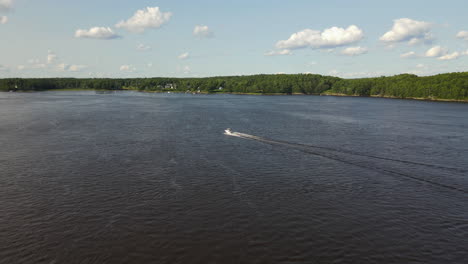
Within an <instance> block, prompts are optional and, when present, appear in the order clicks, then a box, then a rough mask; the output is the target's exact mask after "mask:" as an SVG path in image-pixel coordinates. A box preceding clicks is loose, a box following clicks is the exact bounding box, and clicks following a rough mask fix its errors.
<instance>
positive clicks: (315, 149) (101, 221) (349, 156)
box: [0, 92, 468, 263]
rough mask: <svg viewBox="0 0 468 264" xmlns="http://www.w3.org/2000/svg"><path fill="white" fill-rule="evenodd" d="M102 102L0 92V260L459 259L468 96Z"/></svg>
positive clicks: (465, 208) (120, 98)
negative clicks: (440, 99) (455, 100)
mask: <svg viewBox="0 0 468 264" xmlns="http://www.w3.org/2000/svg"><path fill="white" fill-rule="evenodd" d="M111 95H112V96H109V94H107V93H105V94H103V93H100V92H44V93H28V94H16V93H3V94H0V113H1V115H0V133H1V135H2V137H0V175H1V176H0V179H1V180H0V263H3V262H5V263H148V262H149V263H408V262H411V263H466V260H467V259H468V253H467V252H466V246H465V245H466V237H468V224H467V221H468V203H467V202H466V201H467V200H466V199H467V194H466V191H467V190H468V179H467V178H466V175H467V171H468V159H467V157H468V143H467V142H468V130H467V129H468V119H467V118H466V112H467V110H468V105H466V104H449V103H433V102H416V101H402V100H387V99H370V98H336V97H315V96H278V97H266V96H265V97H263V96H236V95H177V94H145V93H136V92H112V93H111ZM227 127H231V128H232V131H230V133H231V136H228V135H225V134H224V133H223V131H224V130H225V129H226V128H227ZM232 135H234V136H232ZM246 139H249V140H246Z"/></svg>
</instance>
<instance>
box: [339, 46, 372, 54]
mask: <svg viewBox="0 0 468 264" xmlns="http://www.w3.org/2000/svg"><path fill="white" fill-rule="evenodd" d="M368 51H369V50H368V49H367V48H364V47H359V46H358V47H349V48H346V49H344V50H342V51H341V54H343V55H347V56H357V55H362V54H366V53H367V52H368Z"/></svg>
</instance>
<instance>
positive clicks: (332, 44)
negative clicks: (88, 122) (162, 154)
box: [0, 0, 468, 78]
mask: <svg viewBox="0 0 468 264" xmlns="http://www.w3.org/2000/svg"><path fill="white" fill-rule="evenodd" d="M105 1H106V0H105ZM363 1H364V2H368V3H370V2H372V1H370V0H363ZM45 2H46V5H47V2H53V1H52V0H49V1H47V0H46V1H45ZM83 2H86V3H87V2H89V3H91V2H90V1H88V0H85V1H83ZM136 2H138V1H136ZM162 2H165V1H162ZM240 2H243V0H242V1H240ZM19 4H20V2H18V1H15V0H0V30H2V31H4V33H3V34H6V35H8V36H9V38H10V39H12V41H11V43H8V42H0V49H1V50H9V51H11V52H9V53H7V54H6V56H5V57H4V58H3V59H2V60H1V61H0V78H1V77H16V76H18V77H47V76H58V77H60V76H73V77H89V76H92V77H121V76H132V77H137V76H138V77H144V76H180V77H182V76H195V77H198V76H213V75H240V74H258V73H275V72H287V73H306V72H307V73H309V72H314V73H319V74H330V75H337V76H341V77H368V76H377V75H382V74H386V75H392V74H398V73H414V74H420V75H429V74H435V73H440V72H449V71H467V70H468V64H467V58H468V28H466V24H467V22H468V18H465V17H464V16H463V19H464V20H463V19H462V20H463V21H460V18H458V20H457V21H458V22H455V19H452V16H448V15H447V17H446V18H445V20H444V19H441V18H440V17H439V18H438V19H437V20H435V19H434V20H429V19H427V17H428V15H427V14H426V12H423V11H421V12H415V14H414V16H411V17H410V16H400V14H398V12H396V14H394V15H393V18H391V19H390V18H387V17H385V18H380V17H379V16H370V17H369V18H368V19H367V20H366V19H365V18H366V15H365V14H367V13H366V11H365V10H362V17H363V18H362V17H361V18H358V17H357V16H355V15H349V16H344V18H343V19H340V21H339V22H337V21H334V19H333V18H332V17H327V16H326V15H319V18H318V19H316V20H315V22H313V21H308V19H305V17H306V16H305V12H304V16H301V15H297V16H294V15H291V16H287V15H284V13H283V17H287V20H284V21H286V22H283V21H276V20H275V18H274V17H273V18H272V17H269V16H268V15H266V14H264V15H263V16H262V14H256V15H255V16H254V15H252V17H249V16H248V14H247V13H246V15H245V16H244V15H243V18H240V19H238V20H235V19H233V17H234V16H229V13H223V12H222V11H224V12H227V11H228V10H230V7H226V8H225V9H223V8H222V7H220V11H219V13H220V14H219V15H217V14H216V16H214V18H208V17H207V16H206V15H203V14H195V15H191V13H190V12H184V9H182V7H184V8H187V9H188V10H190V7H191V6H190V5H191V4H186V5H181V4H173V3H172V2H169V1H166V2H165V3H164V7H163V5H161V6H146V7H145V6H143V7H142V6H138V5H137V4H138V3H133V4H130V3H128V4H127V5H128V6H126V8H123V9H121V10H117V9H116V11H115V13H116V15H113V14H114V12H112V9H109V8H108V9H107V10H106V11H107V12H108V15H105V16H102V17H101V16H97V15H94V16H92V19H87V20H76V19H73V16H72V17H71V18H70V19H69V20H68V21H64V22H66V23H63V24H65V25H66V26H67V28H68V31H69V33H68V34H64V33H63V32H65V31H66V28H62V30H57V32H56V33H49V35H48V37H49V38H50V40H49V38H48V37H46V36H44V37H43V38H40V42H43V43H46V44H45V45H47V46H48V47H47V48H44V49H43V51H41V50H40V48H39V47H35V46H34V43H35V42H34V41H31V50H26V52H25V51H24V47H23V50H22V49H20V48H18V47H15V46H14V44H12V43H14V39H15V38H18V39H20V38H21V37H23V36H27V34H25V33H27V32H28V30H27V29H26V26H27V25H28V23H30V24H31V25H34V23H36V21H35V20H34V19H37V17H36V18H30V19H28V18H25V16H24V17H21V15H20V14H21V12H26V11H28V9H31V10H33V9H34V8H35V3H31V2H21V5H19ZM49 4H51V5H52V3H49ZM79 5H80V4H78V6H79ZM83 5H84V3H83ZM192 5H193V6H192V8H200V6H196V4H195V3H193V4H192ZM239 5H241V3H240V4H239ZM309 5H311V4H310V3H306V2H305V1H304V2H302V1H299V2H298V3H290V4H289V5H288V6H287V7H286V9H288V8H290V9H293V8H294V7H296V6H297V7H299V8H301V9H302V6H303V7H304V8H306V7H307V6H309ZM316 5H319V6H322V7H324V8H325V7H328V8H331V9H334V10H336V11H337V12H338V13H340V12H341V13H344V14H346V11H348V10H347V9H346V8H341V7H339V6H330V4H327V3H326V2H325V1H323V2H322V3H316ZM382 5H383V4H382ZM99 6H101V5H98V7H96V8H97V9H99ZM103 6H104V4H102V6H101V7H103ZM202 7H203V8H206V6H202ZM237 7H239V6H237ZM271 8H272V11H271V12H272V13H274V11H275V10H276V9H274V8H275V7H274V6H273V7H271ZM277 8H279V7H277ZM382 8H384V7H382ZM444 8H447V7H444ZM31 10H30V11H29V12H31ZM197 10H199V9H197ZM241 10H242V9H241ZM217 11H218V10H216V9H215V7H211V8H210V12H214V13H216V12H217ZM285 11H286V10H285ZM452 11H453V13H457V12H460V16H461V15H463V12H461V11H458V10H457V9H456V8H453V9H452ZM76 12H77V13H78V14H77V17H79V16H80V14H79V8H78V10H77V11H76ZM429 13H430V12H429ZM91 14H94V13H93V12H90V16H91ZM117 14H119V15H118V16H120V19H119V18H118V16H117ZM273 16H274V14H273ZM417 17H426V19H418V18H417ZM260 18H261V19H260ZM262 19H263V20H264V21H270V25H271V26H270V27H267V28H263V25H264V23H263V22H262ZM276 19H279V17H276ZM352 20H356V21H354V23H353V21H352ZM41 21H42V20H40V19H39V21H38V22H37V23H39V24H41V23H44V24H47V23H46V22H41ZM87 21H93V22H87ZM288 21H289V22H288ZM344 21H348V23H346V22H344ZM200 22H202V23H200ZM73 24H75V25H76V27H75V28H73ZM297 24H302V25H309V26H308V27H302V29H301V28H300V27H301V26H298V25H297ZM317 24H320V25H325V26H317ZM47 25H48V26H50V27H57V25H58V24H56V23H55V24H54V23H49V24H47ZM212 26H213V27H215V28H216V33H217V34H216V35H215V34H214V31H213V30H212ZM63 27H65V26H63ZM288 31H289V33H288ZM0 32H1V31H0ZM51 32H54V31H52V30H51ZM70 37H72V38H70ZM25 38H26V39H25V40H26V41H28V37H25ZM52 39H53V40H52ZM80 39H81V40H80ZM275 39H276V40H275ZM29 40H32V39H29ZM202 40H203V41H202ZM61 41H62V42H61ZM68 47H69V48H68ZM153 47H154V48H153ZM137 52H138V53H137ZM43 54H45V55H43ZM139 54H141V55H139ZM143 54H144V55H143ZM15 55H17V56H15ZM26 55H30V56H31V57H30V58H27V57H25V56H26ZM37 56H44V57H43V58H44V59H42V60H41V59H37ZM18 58H20V59H18ZM62 58H63V59H62ZM70 61H74V63H70ZM311 61H313V62H314V63H311ZM382 61H389V62H390V63H382ZM455 61H456V62H457V63H453V62H455ZM448 62H451V63H450V64H447V63H448ZM149 65H151V66H149ZM421 65H424V67H422V66H421ZM137 69H138V70H137Z"/></svg>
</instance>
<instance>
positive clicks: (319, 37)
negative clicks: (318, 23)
mask: <svg viewBox="0 0 468 264" xmlns="http://www.w3.org/2000/svg"><path fill="white" fill-rule="evenodd" d="M363 37H364V33H363V31H362V30H361V29H360V28H358V27H357V26H355V25H351V26H349V27H348V28H346V29H345V28H339V27H332V28H327V29H325V30H324V31H318V30H312V29H305V30H303V31H300V32H297V33H294V34H292V35H291V36H290V37H289V39H287V40H280V41H278V42H277V43H276V47H277V48H278V49H300V48H307V47H311V48H317V49H322V48H335V47H339V46H344V45H347V44H352V43H356V42H358V41H360V40H361V39H362V38H363Z"/></svg>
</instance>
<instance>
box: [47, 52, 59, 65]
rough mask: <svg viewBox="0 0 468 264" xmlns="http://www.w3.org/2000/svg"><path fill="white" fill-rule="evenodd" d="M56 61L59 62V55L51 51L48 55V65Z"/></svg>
mask: <svg viewBox="0 0 468 264" xmlns="http://www.w3.org/2000/svg"><path fill="white" fill-rule="evenodd" d="M55 61H57V54H55V53H54V52H52V51H51V50H49V51H48V54H47V64H51V63H54V62H55Z"/></svg>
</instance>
